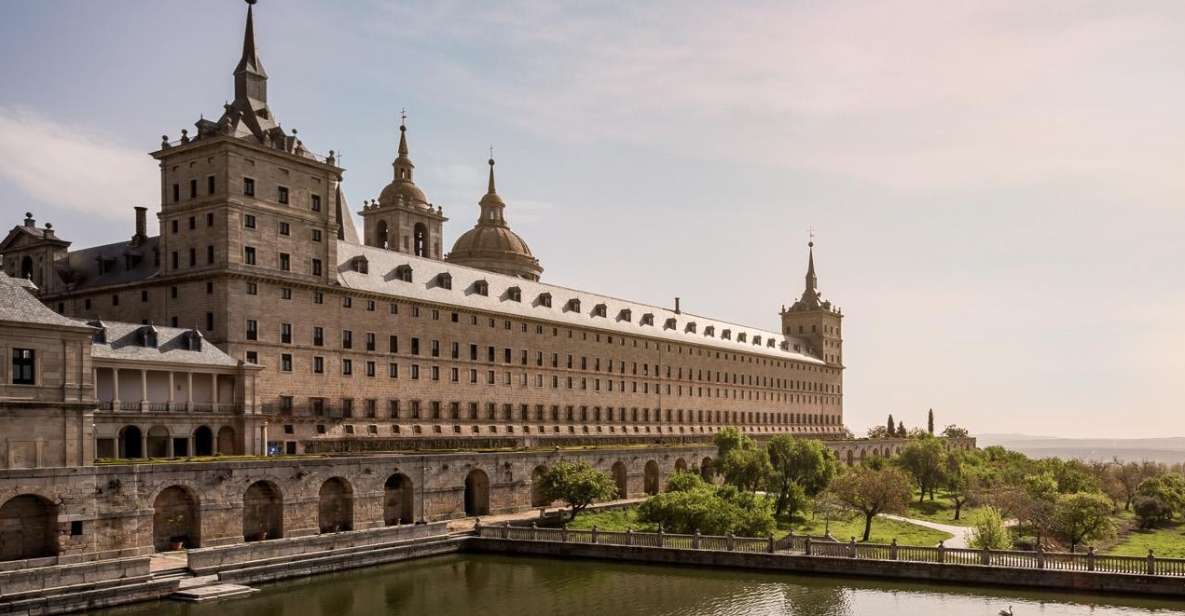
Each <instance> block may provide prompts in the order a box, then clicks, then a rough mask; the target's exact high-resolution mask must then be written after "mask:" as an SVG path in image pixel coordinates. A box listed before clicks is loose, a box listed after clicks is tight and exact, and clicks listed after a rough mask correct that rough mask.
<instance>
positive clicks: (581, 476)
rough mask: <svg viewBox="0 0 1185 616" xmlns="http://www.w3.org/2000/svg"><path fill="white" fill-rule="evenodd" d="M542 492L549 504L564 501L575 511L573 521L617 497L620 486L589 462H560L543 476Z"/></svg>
mask: <svg viewBox="0 0 1185 616" xmlns="http://www.w3.org/2000/svg"><path fill="white" fill-rule="evenodd" d="M542 479H543V483H542V485H541V486H540V490H541V492H542V494H543V496H544V498H545V499H546V500H547V501H557V500H559V501H564V502H565V503H567V504H568V506H569V507H571V508H572V512H571V515H570V517H569V518H568V519H569V520H574V519H576V516H577V515H578V514H579V513H580V512H581V511H584V510H585V509H586V508H588V506H589V505H591V504H592V503H594V502H596V501H598V500H608V499H611V498H613V497H614V496H615V495H616V494H617V484H616V483H614V481H613V478H612V477H610V476H609V475H608V474H606V473H603V472H601V471H598V470H597V469H595V468H593V467H592V465H590V464H589V463H588V462H559V463H557V464H556V465H555V466H552V467H551V468H550V469H548V470H547V472H546V473H544V475H543V478H542Z"/></svg>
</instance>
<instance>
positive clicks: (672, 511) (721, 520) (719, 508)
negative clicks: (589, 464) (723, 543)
mask: <svg viewBox="0 0 1185 616" xmlns="http://www.w3.org/2000/svg"><path fill="white" fill-rule="evenodd" d="M638 519H639V520H640V521H642V522H647V523H651V524H659V525H661V526H662V527H663V529H664V530H667V531H669V532H673V533H680V534H691V533H694V532H696V531H699V532H701V533H704V534H708V535H724V534H727V533H733V534H735V535H740V536H746V537H761V536H766V535H768V534H769V533H770V532H772V531H773V528H774V518H773V514H772V513H771V512H770V508H769V503H768V500H767V499H765V498H761V497H757V496H755V495H753V494H749V493H745V492H740V491H739V490H737V489H736V488H735V487H732V486H723V487H721V488H718V489H717V488H714V487H713V486H709V485H707V484H705V485H703V486H701V487H698V488H694V489H691V490H686V491H677V492H663V493H662V494H657V495H655V496H652V497H650V498H648V499H646V501H645V502H643V503H642V504H641V505H639V506H638Z"/></svg>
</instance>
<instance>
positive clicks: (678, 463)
mask: <svg viewBox="0 0 1185 616" xmlns="http://www.w3.org/2000/svg"><path fill="white" fill-rule="evenodd" d="M675 472H676V473H686V472H687V460H684V459H683V458H676V459H675Z"/></svg>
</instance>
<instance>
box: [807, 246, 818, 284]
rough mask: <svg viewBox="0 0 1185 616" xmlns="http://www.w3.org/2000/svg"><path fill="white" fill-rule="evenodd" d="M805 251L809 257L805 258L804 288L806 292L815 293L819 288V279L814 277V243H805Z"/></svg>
mask: <svg viewBox="0 0 1185 616" xmlns="http://www.w3.org/2000/svg"><path fill="white" fill-rule="evenodd" d="M807 250H808V251H809V253H810V256H809V257H808V258H807V266H806V288H807V290H808V291H815V290H817V289H818V288H819V277H818V276H816V275H815V242H814V241H813V240H812V241H810V242H807Z"/></svg>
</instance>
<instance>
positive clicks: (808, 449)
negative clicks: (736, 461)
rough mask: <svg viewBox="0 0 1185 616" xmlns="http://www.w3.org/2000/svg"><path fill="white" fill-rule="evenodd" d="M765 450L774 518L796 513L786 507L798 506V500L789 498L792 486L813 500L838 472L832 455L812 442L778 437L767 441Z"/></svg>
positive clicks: (820, 444)
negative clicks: (771, 472)
mask: <svg viewBox="0 0 1185 616" xmlns="http://www.w3.org/2000/svg"><path fill="white" fill-rule="evenodd" d="M765 450H766V452H768V454H769V461H770V464H771V465H772V466H773V474H772V479H771V481H770V483H771V484H772V487H773V488H774V490H773V491H774V492H775V493H776V494H777V500H776V502H775V505H774V515H775V516H777V517H781V516H782V514H783V513H790V514H791V515H793V514H794V513H795V511H796V510H795V509H793V508H790V507H789V506H790V505H792V504H794V501H796V500H797V501H799V502H800V503H801V499H796V498H791V496H792V492H793V491H794V488H795V486H797V487H798V489H799V490H801V492H802V493H803V494H805V495H806V496H815V495H817V494H818V493H819V492H822V491H823V490H824V489H825V488H826V487H827V484H829V483H831V480H832V479H833V478H835V474H836V472H837V470H838V464H837V463H836V460H835V454H834V453H833V452H832V451H831V450H830V449H828V448H827V447H825V446H824V445H823V443H821V442H819V441H817V440H814V439H802V438H795V437H793V436H790V435H788V434H779V435H777V436H775V437H773V438H772V439H770V441H769V443H767V444H766V446H765Z"/></svg>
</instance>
